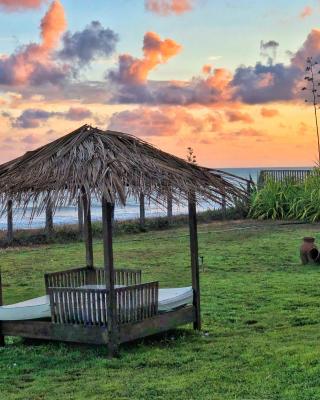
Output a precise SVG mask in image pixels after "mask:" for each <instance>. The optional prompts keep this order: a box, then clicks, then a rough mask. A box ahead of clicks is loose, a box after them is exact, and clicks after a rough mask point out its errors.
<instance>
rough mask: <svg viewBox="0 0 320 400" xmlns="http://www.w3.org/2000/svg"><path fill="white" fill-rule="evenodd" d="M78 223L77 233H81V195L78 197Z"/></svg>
mask: <svg viewBox="0 0 320 400" xmlns="http://www.w3.org/2000/svg"><path fill="white" fill-rule="evenodd" d="M78 225H79V233H80V235H83V204H82V197H81V196H79V197H78Z"/></svg>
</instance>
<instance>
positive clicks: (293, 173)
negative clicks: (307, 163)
mask: <svg viewBox="0 0 320 400" xmlns="http://www.w3.org/2000/svg"><path fill="white" fill-rule="evenodd" d="M311 172H312V170H311V169H266V170H261V171H260V173H259V177H258V187H259V188H261V187H263V185H264V184H265V182H266V181H267V180H268V179H271V180H274V181H276V182H282V181H284V180H286V179H292V180H294V181H297V182H303V181H304V180H305V179H306V177H307V176H309V175H310V173H311Z"/></svg>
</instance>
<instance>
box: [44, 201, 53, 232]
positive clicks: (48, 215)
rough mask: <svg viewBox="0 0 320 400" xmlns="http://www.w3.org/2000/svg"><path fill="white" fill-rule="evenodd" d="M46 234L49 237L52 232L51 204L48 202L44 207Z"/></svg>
mask: <svg viewBox="0 0 320 400" xmlns="http://www.w3.org/2000/svg"><path fill="white" fill-rule="evenodd" d="M45 229H46V235H47V237H49V238H50V237H51V236H52V233H53V213H52V204H51V203H50V202H49V203H48V204H47V207H46V228H45Z"/></svg>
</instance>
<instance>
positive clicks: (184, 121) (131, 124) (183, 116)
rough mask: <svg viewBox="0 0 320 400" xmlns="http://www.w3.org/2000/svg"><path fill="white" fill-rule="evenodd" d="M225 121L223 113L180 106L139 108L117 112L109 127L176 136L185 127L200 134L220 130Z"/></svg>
mask: <svg viewBox="0 0 320 400" xmlns="http://www.w3.org/2000/svg"><path fill="white" fill-rule="evenodd" d="M222 123H223V121H222V118H221V116H220V114H219V113H211V114H206V115H195V114H193V113H191V112H190V111H188V110H187V109H186V108H184V107H180V106H163V107H158V108H149V107H139V108H136V109H134V110H125V111H121V112H117V113H114V114H113V115H112V117H111V119H110V122H109V126H108V129H112V130H116V131H117V130H119V131H123V132H129V133H132V134H135V135H137V136H174V135H176V134H177V133H178V132H180V131H181V130H183V131H187V132H191V133H193V134H197V135H199V134H201V133H202V131H207V132H215V131H217V130H220V129H221V127H222Z"/></svg>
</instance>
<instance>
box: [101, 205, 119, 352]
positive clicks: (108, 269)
mask: <svg viewBox="0 0 320 400" xmlns="http://www.w3.org/2000/svg"><path fill="white" fill-rule="evenodd" d="M113 208H114V204H111V203H109V202H108V201H107V200H106V199H105V198H103V199H102V229H103V251H104V268H105V277H106V290H107V326H108V337H109V341H108V352H109V357H115V356H117V355H118V347H119V330H118V326H117V325H118V324H117V317H116V299H115V291H114V266H113V246H112V213H113Z"/></svg>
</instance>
